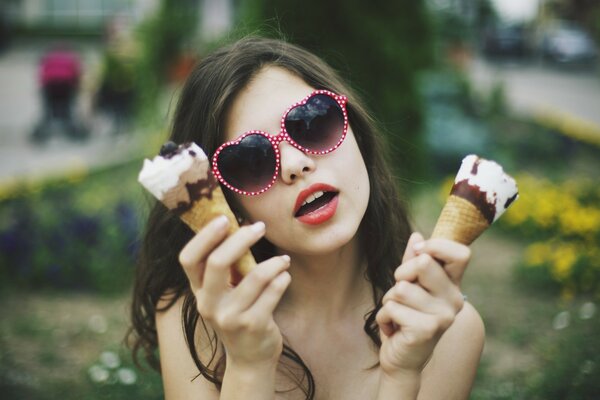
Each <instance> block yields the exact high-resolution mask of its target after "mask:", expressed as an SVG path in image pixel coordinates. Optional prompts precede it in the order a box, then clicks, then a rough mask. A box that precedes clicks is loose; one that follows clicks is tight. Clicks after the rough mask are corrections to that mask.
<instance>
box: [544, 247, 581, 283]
mask: <svg viewBox="0 0 600 400" xmlns="http://www.w3.org/2000/svg"><path fill="white" fill-rule="evenodd" d="M577 250H578V249H577V248H576V246H575V245H573V244H569V243H566V244H563V245H560V246H558V247H557V248H556V250H555V251H554V252H553V253H552V261H553V263H552V268H551V270H550V273H551V274H552V277H553V278H554V279H555V280H556V281H558V282H564V281H566V280H567V278H568V277H569V276H570V275H571V271H572V270H573V266H574V265H575V262H576V261H577V255H578V251H577Z"/></svg>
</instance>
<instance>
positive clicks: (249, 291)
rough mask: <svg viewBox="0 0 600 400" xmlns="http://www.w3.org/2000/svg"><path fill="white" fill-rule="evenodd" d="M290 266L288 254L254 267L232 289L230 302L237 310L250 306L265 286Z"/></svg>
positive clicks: (243, 309)
mask: <svg viewBox="0 0 600 400" xmlns="http://www.w3.org/2000/svg"><path fill="white" fill-rule="evenodd" d="M289 266H290V257H289V256H278V257H272V258H270V259H268V260H267V261H264V262H262V263H260V264H259V265H258V266H257V267H256V268H254V269H253V270H252V271H250V273H249V274H248V275H246V277H244V279H243V280H242V281H241V282H240V284H239V285H238V286H237V287H236V288H235V289H234V290H233V291H232V293H231V294H232V296H231V302H232V303H233V304H235V306H234V307H235V308H236V311H237V312H242V311H245V310H247V309H248V308H250V306H252V304H254V302H256V300H257V299H258V298H259V296H261V295H262V293H263V291H264V290H265V288H266V287H267V286H268V285H269V284H270V283H271V282H272V281H273V279H275V278H276V277H277V276H278V275H280V274H281V273H282V272H284V271H286V270H287V269H288V268H289Z"/></svg>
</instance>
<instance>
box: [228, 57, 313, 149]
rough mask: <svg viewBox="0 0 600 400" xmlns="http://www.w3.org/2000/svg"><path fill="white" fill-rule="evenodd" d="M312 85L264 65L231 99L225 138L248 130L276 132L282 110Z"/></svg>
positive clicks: (310, 88) (305, 92)
mask: <svg viewBox="0 0 600 400" xmlns="http://www.w3.org/2000/svg"><path fill="white" fill-rule="evenodd" d="M313 90H314V89H313V88H312V87H310V86H309V85H307V84H306V82H304V81H303V80H302V79H300V78H299V77H298V76H296V75H294V74H292V73H291V72H288V71H287V70H285V69H283V68H280V67H265V68H263V69H262V70H261V71H260V72H258V73H257V74H256V76H255V77H254V78H253V79H252V80H251V81H250V83H249V84H248V85H247V86H246V87H245V88H244V89H242V90H241V91H240V93H239V94H238V95H237V96H236V98H235V99H234V101H233V103H232V106H231V109H230V111H229V115H228V116H227V123H226V131H225V134H226V137H225V140H227V141H229V140H233V139H235V138H237V137H238V136H241V135H242V134H243V133H244V132H247V131H249V130H262V131H265V132H267V133H269V134H271V135H276V134H278V133H279V128H280V123H281V117H282V116H283V113H284V112H285V111H286V110H287V109H288V108H289V107H290V106H291V105H292V104H294V103H296V102H298V101H300V100H302V99H303V98H304V97H306V96H308V95H309V94H310V93H311V92H312V91H313Z"/></svg>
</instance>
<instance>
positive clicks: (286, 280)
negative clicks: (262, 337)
mask: <svg viewBox="0 0 600 400" xmlns="http://www.w3.org/2000/svg"><path fill="white" fill-rule="evenodd" d="M291 282H292V276H291V275H290V273H289V272H287V271H282V272H281V273H280V274H279V275H277V276H276V277H275V278H274V279H273V280H272V281H271V282H270V283H269V285H268V286H267V287H266V288H265V290H264V291H263V292H262V293H261V294H260V296H259V297H258V299H257V300H256V302H255V303H254V304H253V305H252V306H251V307H250V308H249V309H248V311H247V316H248V317H249V318H252V319H254V320H257V321H262V322H264V320H265V319H266V318H270V317H272V316H273V312H274V311H275V309H276V308H277V305H278V304H279V301H280V300H281V297H282V296H283V294H284V293H285V291H286V289H287V288H288V286H289V285H290V283H291Z"/></svg>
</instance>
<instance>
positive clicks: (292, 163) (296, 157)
mask: <svg viewBox="0 0 600 400" xmlns="http://www.w3.org/2000/svg"><path fill="white" fill-rule="evenodd" d="M279 157H280V159H279V160H280V163H281V179H282V180H283V182H285V183H286V184H292V183H294V182H295V181H296V180H298V179H299V178H302V177H304V176H305V175H307V174H310V173H312V172H313V171H314V170H315V168H316V164H315V161H314V160H313V159H312V158H310V157H309V156H308V155H307V154H305V153H304V152H302V151H300V150H298V149H297V148H295V147H294V146H292V145H291V144H289V143H287V142H281V144H280V145H279Z"/></svg>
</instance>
